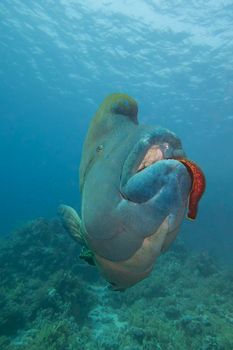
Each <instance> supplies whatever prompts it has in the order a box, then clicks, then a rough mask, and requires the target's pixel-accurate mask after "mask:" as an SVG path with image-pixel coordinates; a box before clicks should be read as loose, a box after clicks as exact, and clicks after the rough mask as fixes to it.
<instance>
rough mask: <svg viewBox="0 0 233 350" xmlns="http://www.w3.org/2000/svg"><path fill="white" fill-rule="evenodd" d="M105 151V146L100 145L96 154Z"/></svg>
mask: <svg viewBox="0 0 233 350" xmlns="http://www.w3.org/2000/svg"><path fill="white" fill-rule="evenodd" d="M103 149H104V146H103V145H99V146H97V147H96V152H101V151H103Z"/></svg>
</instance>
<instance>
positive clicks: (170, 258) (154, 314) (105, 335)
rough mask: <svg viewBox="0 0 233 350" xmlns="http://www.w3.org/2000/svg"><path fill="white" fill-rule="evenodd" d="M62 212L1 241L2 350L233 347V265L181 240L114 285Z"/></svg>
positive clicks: (221, 349) (206, 349) (220, 349)
mask: <svg viewBox="0 0 233 350" xmlns="http://www.w3.org/2000/svg"><path fill="white" fill-rule="evenodd" d="M79 251H80V247H79V246H77V245H76V244H75V243H74V242H73V240H72V239H71V238H70V237H69V236H68V235H67V233H66V232H65V231H64V229H63V228H62V226H61V224H60V222H59V221H58V220H56V219H54V220H50V221H48V220H45V219H43V218H41V219H38V220H35V221H32V222H29V223H27V224H26V225H25V226H24V227H22V228H20V229H19V230H17V231H15V232H14V233H13V234H12V235H10V236H9V237H7V238H2V239H1V241H0V274H1V285H0V310H1V312H0V349H1V350H44V349H46V350H66V349H68V350H98V349H100V350H178V349H179V350H185V349H187V350H190V349H193V350H196V349H197V350H232V349H233V270H228V269H227V268H226V267H225V266H222V265H221V264H219V263H217V262H216V259H215V258H214V257H212V256H210V255H209V254H208V253H206V252H201V253H196V254H194V253H191V252H190V251H188V250H187V249H186V248H185V246H184V244H183V243H182V242H181V241H179V240H178V241H177V242H176V243H175V244H174V245H173V247H172V249H170V250H169V251H168V252H167V253H165V254H164V255H163V256H162V257H160V258H159V259H158V261H157V264H156V267H155V269H154V272H153V274H152V275H151V276H150V277H149V278H147V279H146V280H144V281H143V282H141V283H139V284H138V285H136V286H135V287H132V288H131V289H129V290H127V291H125V292H113V291H111V290H109V289H108V288H107V284H106V282H105V281H104V280H103V279H102V278H101V277H100V276H99V274H98V272H97V271H96V269H95V268H94V267H91V266H89V265H87V264H85V263H84V262H83V261H81V260H80V259H79V258H78V255H79Z"/></svg>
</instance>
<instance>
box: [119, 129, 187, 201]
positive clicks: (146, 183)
mask: <svg viewBox="0 0 233 350" xmlns="http://www.w3.org/2000/svg"><path fill="white" fill-rule="evenodd" d="M177 158H185V154H184V151H183V149H182V144H181V141H180V140H179V139H178V138H177V137H176V135H175V134H174V133H172V132H170V131H169V130H167V129H163V128H157V129H156V130H153V131H152V132H147V133H145V134H144V135H143V136H142V137H141V138H140V140H139V141H138V142H137V143H136V144H135V145H134V147H133V148H132V150H131V152H130V154H129V155H128V157H127V158H126V160H125V162H124V165H123V169H122V175H121V181H120V192H121V195H122V197H123V198H125V199H127V200H129V201H132V202H135V203H143V202H147V201H148V200H150V199H151V198H152V197H154V196H156V195H157V194H158V193H159V192H161V189H162V188H164V187H165V186H166V185H167V186H169V185H170V187H175V186H176V187H177V186H178V187H179V192H180V195H181V196H182V197H183V200H184V201H186V200H187V198H188V195H189V191H190V176H189V174H188V171H187V170H186V168H185V166H184V165H183V164H181V163H180V162H179V161H177V160H175V159H177ZM180 195H179V197H180Z"/></svg>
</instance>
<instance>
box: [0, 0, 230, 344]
mask: <svg viewBox="0 0 233 350" xmlns="http://www.w3.org/2000/svg"><path fill="white" fill-rule="evenodd" d="M232 23H233V1H230V0H219V1H214V0H206V1H200V0H197V1H192V0H191V1H188V2H187V1H185V0H170V1H156V0H147V1H143V0H141V1H140V0H132V1H130V0H124V1H123V0H118V1H111V0H85V1H80V0H39V1H35V0H31V1H27V0H2V1H1V2H0V63H1V64H0V92H1V93H0V157H1V171H0V198H1V210H0V236H1V237H2V238H1V245H0V273H1V286H0V297H1V298H0V308H1V309H0V310H1V313H0V315H1V316H0V336H1V337H0V349H6V350H15V349H26V350H29V349H32V350H35V349H44V348H45V347H47V348H48V349H53V350H55V349H90V350H91V349H103V350H105V349H106V350H114V349H122V350H138V349H143V350H146V349H147V350H156V349H166V350H167V349H202V350H208V349H229V350H230V349H233V272H232V270H233V254H232V252H233V204H232V202H233V189H232V179H233V159H232V150H233V25H232ZM113 92H124V93H127V94H129V95H130V96H132V97H134V98H135V99H136V100H137V102H138V105H139V122H141V123H148V124H152V125H160V126H163V127H167V128H168V129H170V130H171V131H174V132H175V133H176V134H177V135H178V136H179V137H180V139H181V141H182V144H183V147H184V149H185V151H186V153H187V156H188V158H189V159H193V160H195V162H197V164H199V165H200V167H201V168H202V169H203V171H204V173H205V175H206V180H207V188H206V192H205V194H204V196H203V199H202V200H201V202H200V205H199V212H198V216H197V219H196V220H195V221H194V222H191V221H188V220H185V222H184V224H183V226H182V229H181V233H180V235H179V239H178V240H177V242H176V243H175V244H174V246H173V248H172V249H171V250H170V251H169V252H168V253H166V254H165V255H164V256H162V257H161V258H159V259H158V260H159V261H158V266H157V267H156V268H155V271H154V275H153V276H151V277H149V278H148V279H147V280H145V281H144V282H142V283H140V284H139V285H138V286H135V287H133V288H132V289H130V290H129V291H126V292H125V293H112V292H110V291H108V290H107V289H106V283H105V282H104V281H103V280H102V279H101V278H100V277H99V275H98V273H97V272H96V271H95V270H93V268H91V267H89V266H86V265H85V266H84V265H83V263H82V262H80V261H79V260H78V251H79V248H78V246H76V245H75V244H74V243H73V241H72V240H70V238H69V237H68V236H67V235H66V234H65V233H64V230H63V228H62V227H61V225H60V223H59V221H58V219H57V218H56V215H57V207H58V206H59V204H61V203H67V204H69V205H71V206H73V207H75V208H76V209H77V210H79V209H80V194H79V190H78V166H79V162H80V155H81V149H82V144H83V141H84V138H85V135H86V132H87V128H88V125H89V122H90V120H91V118H92V116H93V115H94V113H95V111H96V109H97V108H98V106H99V104H100V103H101V102H102V101H103V99H104V98H105V97H106V96H107V95H108V94H110V93H113ZM64 247H66V249H64ZM145 310H146V311H145Z"/></svg>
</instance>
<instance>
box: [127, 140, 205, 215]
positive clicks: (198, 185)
mask: <svg viewBox="0 0 233 350" xmlns="http://www.w3.org/2000/svg"><path fill="white" fill-rule="evenodd" d="M178 145H179V143H178ZM176 146H177V142H176ZM179 146H181V144H180V145H179ZM143 153H144V154H143V158H141V159H140V160H138V161H137V166H136V167H135V166H134V171H133V173H132V175H131V176H135V175H136V176H137V174H138V173H141V172H143V171H145V170H146V169H147V168H148V167H150V166H152V165H154V164H155V163H157V162H161V161H166V160H167V161H169V160H174V161H177V162H178V163H179V164H180V165H181V164H182V165H183V166H184V167H185V168H186V170H187V176H189V177H190V179H191V189H190V192H189V194H188V197H189V198H188V212H187V218H189V219H192V220H194V219H195V218H196V215H197V209H198V203H199V201H200V199H201V197H202V195H203V193H204V191H205V187H206V180H205V176H204V173H203V172H202V170H201V168H200V167H199V166H198V165H197V164H196V163H194V162H193V161H191V160H189V159H187V158H186V157H185V154H184V151H183V149H182V148H181V147H176V148H174V142H173V145H172V144H171V143H169V142H161V143H158V144H152V145H150V146H149V147H147V148H145V150H144V152H143ZM127 199H128V200H129V198H127Z"/></svg>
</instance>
